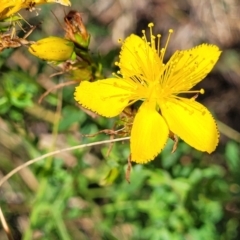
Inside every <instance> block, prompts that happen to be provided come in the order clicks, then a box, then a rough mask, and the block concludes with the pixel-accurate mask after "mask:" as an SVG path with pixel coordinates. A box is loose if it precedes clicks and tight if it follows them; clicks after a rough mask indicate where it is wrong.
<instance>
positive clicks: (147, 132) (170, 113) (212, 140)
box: [75, 23, 221, 163]
mask: <svg viewBox="0 0 240 240" xmlns="http://www.w3.org/2000/svg"><path fill="white" fill-rule="evenodd" d="M149 27H150V42H148V41H147V39H146V35H145V32H144V31H143V37H142V38H140V37H138V36H136V35H134V34H132V35H130V36H129V37H127V38H126V39H125V41H124V42H123V45H122V49H121V53H120V61H119V62H118V63H116V64H117V65H118V66H119V68H120V71H119V72H118V73H119V74H121V77H115V78H108V79H103V80H99V81H96V82H87V81H85V82H82V83H81V84H80V85H79V86H78V87H77V88H76V91H75V100H76V101H78V102H79V103H80V104H82V105H83V106H84V107H86V108H88V109H91V110H92V111H95V112H97V113H99V114H100V115H102V116H105V117H114V116H117V115H119V114H120V113H121V112H122V111H123V110H124V108H125V107H126V106H129V105H131V104H133V103H134V102H136V101H139V100H140V101H143V103H142V105H141V106H140V108H139V110H138V112H137V114H136V116H135V118H134V121H133V126H132V130H131V136H130V150H131V160H132V161H134V162H137V163H146V162H148V161H150V160H153V159H154V158H155V157H156V156H157V155H158V154H159V153H160V152H161V150H162V149H163V147H164V146H165V144H166V141H167V139H168V136H169V133H170V131H171V132H172V133H174V134H176V135H177V136H179V137H180V138H181V139H183V140H184V141H185V142H186V143H188V144H189V145H191V146H192V147H194V148H196V149H198V150H200V151H206V152H208V153H211V152H212V151H214V150H215V148H216V146H217V144H218V140H219V133H218V129H217V126H216V122H215V121H214V119H213V117H212V115H211V113H210V112H209V111H208V110H207V109H206V108H205V107H204V106H203V105H201V104H200V103H198V102H196V101H195V99H196V95H195V96H194V97H192V98H190V99H187V98H184V97H181V96H178V95H179V94H182V93H184V94H186V93H204V90H203V89H201V90H199V91H189V89H191V88H192V87H193V86H195V85H196V84H197V83H198V82H200V81H201V80H202V79H203V78H204V77H206V75H207V74H208V73H209V72H210V71H211V69H212V68H213V66H214V65H215V63H216V61H217V60H218V58H219V56H220V53H221V52H220V50H219V49H218V47H217V46H214V45H208V44H202V45H199V46H197V47H194V48H192V49H189V50H184V51H176V52H175V53H174V54H173V56H172V57H171V58H170V60H169V61H168V62H167V63H166V64H164V63H163V57H164V53H165V51H166V47H167V44H168V41H169V37H170V35H171V33H172V30H170V31H169V32H170V34H169V37H168V40H167V43H166V46H165V48H160V35H157V36H156V37H155V36H154V35H153V33H152V27H153V24H152V23H150V24H149Z"/></svg>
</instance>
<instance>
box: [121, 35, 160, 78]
mask: <svg viewBox="0 0 240 240" xmlns="http://www.w3.org/2000/svg"><path fill="white" fill-rule="evenodd" d="M161 65H162V63H161V61H160V58H159V57H158V55H157V52H156V50H155V46H154V49H153V48H151V47H150V46H149V44H148V43H147V42H146V41H145V40H143V39H142V38H140V37H138V36H136V35H134V34H131V35H130V36H129V37H127V38H126V39H125V41H124V43H123V45H122V49H121V52H120V61H119V67H120V69H121V74H122V75H123V76H124V77H125V78H126V77H132V76H141V77H142V78H143V79H144V80H145V81H154V80H156V79H157V78H159V75H160V68H161Z"/></svg>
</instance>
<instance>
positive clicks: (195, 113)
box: [161, 99, 219, 153]
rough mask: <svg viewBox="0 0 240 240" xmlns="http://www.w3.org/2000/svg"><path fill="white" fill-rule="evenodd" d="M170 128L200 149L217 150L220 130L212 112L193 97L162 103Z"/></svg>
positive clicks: (162, 110)
mask: <svg viewBox="0 0 240 240" xmlns="http://www.w3.org/2000/svg"><path fill="white" fill-rule="evenodd" d="M161 112H162V115H163V117H164V118H165V120H166V122H167V124H168V126H169V129H170V130H171V131H172V132H173V133H175V134H176V135H178V136H179V137H180V138H182V139H183V140H184V141H185V142H186V143H187V144H189V145H190V146H192V147H194V148H196V149H197V150H200V151H206V152H208V153H211V152H213V151H214V150H215V148H216V146H217V144H218V140H219V132H218V129H217V125H216V122H215V121H214V119H213V117H212V115H211V113H210V112H209V111H208V110H207V108H205V107H204V106H203V105H202V104H200V103H198V102H196V101H194V100H192V99H182V100H176V99H173V100H172V101H169V102H167V103H165V104H162V105H161Z"/></svg>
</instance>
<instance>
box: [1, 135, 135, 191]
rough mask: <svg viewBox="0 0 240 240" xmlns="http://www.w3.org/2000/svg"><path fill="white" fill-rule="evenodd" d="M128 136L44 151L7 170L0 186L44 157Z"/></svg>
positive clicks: (119, 139)
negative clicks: (9, 170)
mask: <svg viewBox="0 0 240 240" xmlns="http://www.w3.org/2000/svg"><path fill="white" fill-rule="evenodd" d="M129 139H130V137H124V138H117V139H110V140H105V141H99V142H94V143H86V144H82V145H77V146H73V147H68V148H64V149H60V150H56V151H53V152H50V153H46V154H44V155H42V156H40V157H37V158H34V159H31V160H29V161H27V162H26V163H24V164H23V165H21V166H18V167H16V168H14V169H13V170H12V171H11V172H9V173H8V174H7V175H6V176H4V177H3V178H2V179H1V180H0V187H1V186H2V185H3V183H4V182H6V181H7V180H8V179H9V178H10V177H11V176H13V175H14V174H15V173H17V172H19V171H20V170H22V169H23V168H25V167H27V166H29V165H31V164H33V163H35V162H38V161H40V160H42V159H44V158H47V157H50V156H53V155H56V154H58V153H63V152H70V151H73V150H76V149H81V148H86V147H91V146H97V145H101V144H107V143H113V142H120V141H125V140H129Z"/></svg>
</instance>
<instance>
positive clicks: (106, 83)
mask: <svg viewBox="0 0 240 240" xmlns="http://www.w3.org/2000/svg"><path fill="white" fill-rule="evenodd" d="M132 88H133V86H132V85H131V83H128V81H124V80H123V79H118V78H108V79H104V80H99V81H96V82H87V81H83V82H81V83H80V85H79V86H78V87H76V90H75V94H74V97H75V100H76V101H77V102H78V103H80V104H81V105H83V106H84V107H86V108H88V109H90V110H92V111H94V112H97V113H98V114H100V115H103V116H105V117H114V116H117V115H118V114H120V113H121V112H122V111H123V109H124V108H125V107H126V106H127V105H128V102H129V100H130V96H131V95H132Z"/></svg>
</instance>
